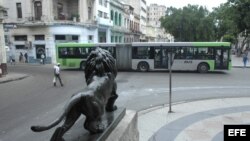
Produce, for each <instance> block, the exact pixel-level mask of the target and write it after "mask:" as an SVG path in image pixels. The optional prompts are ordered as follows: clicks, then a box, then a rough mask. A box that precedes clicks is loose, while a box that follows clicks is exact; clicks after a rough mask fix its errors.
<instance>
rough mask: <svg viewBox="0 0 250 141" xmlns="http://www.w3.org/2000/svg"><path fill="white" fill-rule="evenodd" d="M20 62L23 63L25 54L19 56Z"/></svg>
mask: <svg viewBox="0 0 250 141" xmlns="http://www.w3.org/2000/svg"><path fill="white" fill-rule="evenodd" d="M19 62H20V63H21V62H23V53H22V52H20V55H19Z"/></svg>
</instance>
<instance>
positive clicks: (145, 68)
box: [137, 62, 149, 72]
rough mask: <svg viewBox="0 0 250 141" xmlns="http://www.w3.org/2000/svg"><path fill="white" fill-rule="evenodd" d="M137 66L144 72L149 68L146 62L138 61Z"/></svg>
mask: <svg viewBox="0 0 250 141" xmlns="http://www.w3.org/2000/svg"><path fill="white" fill-rule="evenodd" d="M137 68H138V70H139V71H142V72H146V71H148V70H149V65H148V63H147V62H140V63H139V64H138V67H137Z"/></svg>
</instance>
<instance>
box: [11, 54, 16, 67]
mask: <svg viewBox="0 0 250 141" xmlns="http://www.w3.org/2000/svg"><path fill="white" fill-rule="evenodd" d="M10 64H11V65H15V64H16V59H15V55H14V54H12V55H11V56H10Z"/></svg>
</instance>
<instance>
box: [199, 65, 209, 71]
mask: <svg viewBox="0 0 250 141" xmlns="http://www.w3.org/2000/svg"><path fill="white" fill-rule="evenodd" d="M208 69H209V68H208V64H206V63H201V64H199V65H198V72H200V73H206V72H208Z"/></svg>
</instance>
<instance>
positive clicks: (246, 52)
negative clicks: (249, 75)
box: [242, 50, 248, 68]
mask: <svg viewBox="0 0 250 141" xmlns="http://www.w3.org/2000/svg"><path fill="white" fill-rule="evenodd" d="M242 59H243V63H244V68H245V67H246V66H247V61H248V51H247V50H245V51H244V52H243V55H242Z"/></svg>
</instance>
